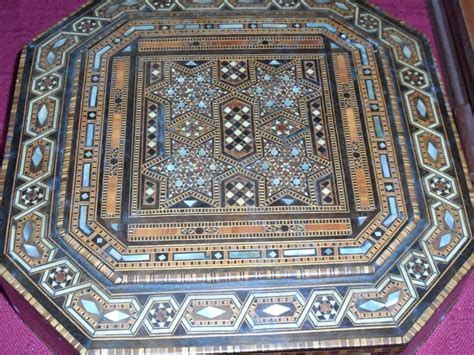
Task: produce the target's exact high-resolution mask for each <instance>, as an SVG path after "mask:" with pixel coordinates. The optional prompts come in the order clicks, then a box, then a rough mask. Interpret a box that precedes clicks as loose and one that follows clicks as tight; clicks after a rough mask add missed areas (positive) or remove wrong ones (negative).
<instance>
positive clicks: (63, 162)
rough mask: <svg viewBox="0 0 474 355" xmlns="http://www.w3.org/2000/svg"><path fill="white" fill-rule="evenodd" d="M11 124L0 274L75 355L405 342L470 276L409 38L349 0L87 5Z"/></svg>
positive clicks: (444, 119)
mask: <svg viewBox="0 0 474 355" xmlns="http://www.w3.org/2000/svg"><path fill="white" fill-rule="evenodd" d="M13 107H14V108H13V113H12V117H11V124H10V132H9V140H8V145H7V152H6V157H5V161H4V167H3V170H2V179H3V181H4V188H3V200H2V203H3V209H2V214H1V225H0V230H1V234H2V235H4V236H5V238H4V239H3V240H2V242H3V243H4V255H3V256H2V264H3V266H2V272H3V276H4V278H5V280H7V281H8V282H9V283H10V284H11V285H13V286H14V287H15V288H16V289H17V290H18V291H20V293H22V294H23V295H24V297H25V298H26V299H27V300H28V302H30V303H31V304H33V305H35V307H36V308H37V310H38V311H39V312H40V313H41V315H42V316H43V317H44V318H46V319H47V320H48V322H49V323H51V324H52V325H53V326H55V327H56V330H57V331H58V332H59V333H61V335H62V336H64V338H65V339H66V340H67V341H68V342H69V343H71V345H72V346H73V347H75V348H76V349H77V350H78V351H86V350H90V351H92V350H97V351H98V350H100V349H116V350H121V351H126V349H128V350H130V349H142V350H143V349H147V350H148V351H149V352H162V353H165V352H176V351H190V352H230V351H257V350H280V349H288V350H304V349H325V348H342V347H359V346H389V345H403V344H406V343H407V342H408V341H409V340H410V339H411V338H412V337H413V336H414V335H415V334H416V333H417V331H418V330H419V329H420V327H421V326H423V324H424V323H425V322H426V321H427V319H428V318H429V317H430V316H431V315H432V313H433V311H434V310H435V309H436V308H437V306H438V305H439V304H440V303H441V302H442V301H443V300H444V298H445V297H446V295H447V294H448V293H449V292H450V291H451V290H452V288H453V287H454V286H455V285H456V283H457V282H458V281H459V280H460V278H461V277H462V276H463V275H464V274H465V273H466V272H467V270H468V269H469V268H470V266H471V263H472V260H471V259H470V256H471V254H472V240H471V235H472V234H471V233H472V231H471V228H472V225H473V220H472V219H473V213H472V208H471V195H470V193H469V187H470V185H468V184H469V183H468V182H467V181H466V179H465V164H464V160H463V157H462V153H461V152H460V148H459V147H458V146H459V145H458V143H459V142H458V138H457V133H456V130H455V126H454V124H453V120H452V118H451V115H450V111H449V107H447V103H446V100H445V98H444V96H443V92H442V89H441V88H440V82H439V79H438V76H437V72H436V70H435V68H434V64H433V59H432V53H431V51H430V48H429V46H428V44H427V40H426V39H425V38H424V37H422V36H421V35H420V34H418V33H415V32H414V31H412V30H410V29H408V28H406V27H404V26H403V25H401V24H400V23H399V22H397V21H396V20H394V19H392V18H389V17H387V16H386V15H384V14H382V13H380V12H379V11H378V10H376V9H374V8H372V7H371V6H369V5H368V4H366V3H365V2H364V1H342V0H341V1H334V0H304V1H298V0H273V1H270V0H250V1H244V0H226V1H221V0H194V1H191V0H180V1H173V0H159V1H152V0H150V1H148V0H147V1H144V0H137V1H134V0H126V1H124V0H108V1H96V2H92V3H90V4H89V5H87V6H85V7H83V8H82V9H81V10H79V11H78V12H77V13H76V14H74V15H72V16H71V17H69V18H68V19H66V20H65V21H63V22H62V23H61V24H59V25H57V26H56V27H55V28H53V29H51V30H50V31H48V32H47V33H45V34H43V35H42V36H40V37H39V38H37V39H36V40H34V42H32V43H31V44H30V45H29V46H28V47H27V48H26V49H25V50H24V52H23V55H22V58H21V63H20V69H19V75H18V84H17V90H16V94H15V98H14V103H13ZM58 324H61V326H60V327H58V326H57V325H58Z"/></svg>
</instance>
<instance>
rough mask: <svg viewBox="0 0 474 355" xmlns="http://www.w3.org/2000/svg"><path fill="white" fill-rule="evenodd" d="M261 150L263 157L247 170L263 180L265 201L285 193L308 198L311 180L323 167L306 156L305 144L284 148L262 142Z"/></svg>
mask: <svg viewBox="0 0 474 355" xmlns="http://www.w3.org/2000/svg"><path fill="white" fill-rule="evenodd" d="M263 150H264V154H263V157H262V158H261V159H259V160H258V161H256V162H254V163H253V164H251V165H250V166H249V169H250V170H252V171H254V172H256V173H258V174H261V175H263V176H265V178H266V179H267V190H268V195H269V197H271V196H273V195H275V194H277V193H279V192H280V191H283V190H286V189H288V190H292V191H295V192H297V193H299V194H301V195H303V196H306V197H309V196H310V191H309V190H310V189H309V186H310V179H311V176H312V175H314V174H315V173H317V172H319V171H321V170H323V169H325V168H326V166H324V165H322V164H320V163H318V162H317V161H316V160H314V159H313V157H312V156H311V154H308V153H307V151H306V146H305V140H304V139H301V140H299V141H297V142H295V143H292V144H290V145H287V146H282V145H280V144H277V143H274V142H271V141H267V140H264V141H263Z"/></svg>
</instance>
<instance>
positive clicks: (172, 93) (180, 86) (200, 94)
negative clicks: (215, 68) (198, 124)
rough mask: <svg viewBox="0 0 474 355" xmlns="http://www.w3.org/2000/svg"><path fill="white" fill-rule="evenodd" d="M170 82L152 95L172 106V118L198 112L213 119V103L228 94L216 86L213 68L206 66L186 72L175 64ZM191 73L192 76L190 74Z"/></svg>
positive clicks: (155, 89)
mask: <svg viewBox="0 0 474 355" xmlns="http://www.w3.org/2000/svg"><path fill="white" fill-rule="evenodd" d="M168 70H169V75H167V77H168V78H169V79H168V80H165V82H164V83H162V84H158V85H157V86H154V87H152V88H151V90H152V94H153V95H156V96H158V97H159V98H161V99H164V100H166V101H168V102H170V104H171V118H172V119H175V118H176V117H178V116H181V115H183V114H185V113H187V112H197V113H199V114H201V115H203V116H206V117H209V118H212V103H213V101H214V100H216V99H217V98H219V97H221V96H223V95H225V94H227V91H225V90H224V89H222V88H220V87H219V86H216V85H215V84H214V80H213V75H212V68H211V67H209V66H204V67H203V68H202V69H200V67H197V68H195V69H194V70H192V71H190V70H186V69H185V68H181V67H180V65H177V64H174V65H172V66H170V67H169V68H168ZM190 73H191V74H190Z"/></svg>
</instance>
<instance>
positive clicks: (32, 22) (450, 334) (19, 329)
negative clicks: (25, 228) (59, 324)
mask: <svg viewBox="0 0 474 355" xmlns="http://www.w3.org/2000/svg"><path fill="white" fill-rule="evenodd" d="M373 2H374V3H375V4H377V5H379V6H380V7H381V8H382V9H383V10H385V11H386V12H388V13H389V14H392V15H394V16H396V17H398V18H400V19H402V20H403V21H404V22H405V23H406V24H408V25H409V26H411V27H413V28H415V29H417V30H419V31H420V32H422V33H424V34H426V35H427V36H428V38H430V40H432V42H433V34H432V30H431V26H430V22H429V17H428V14H427V10H426V6H425V2H424V0H373ZM83 3H85V0H67V1H64V0H2V1H1V5H0V29H1V30H0V43H1V44H2V46H1V50H0V63H1V66H0V81H1V83H2V85H1V87H0V151H3V144H4V142H3V140H4V135H5V133H4V132H5V126H6V122H7V121H8V115H9V113H8V112H9V110H10V101H11V92H12V87H13V85H14V72H15V66H16V63H17V58H18V53H19V52H20V50H21V49H22V47H23V46H24V45H25V44H27V43H28V42H29V41H30V40H31V39H32V38H34V37H35V36H37V35H38V34H40V33H42V32H43V31H45V30H47V29H48V28H49V27H51V26H52V25H54V24H55V23H56V22H58V21H60V20H61V19H62V18H63V17H65V16H67V15H68V14H70V13H71V12H72V11H74V10H75V9H77V8H79V7H80V5H82V4H83ZM459 294H460V296H459V298H458V299H457V300H456V301H455V303H454V306H453V307H452V308H451V310H450V311H449V312H448V313H447V314H446V315H445V316H444V317H443V318H442V319H441V320H440V322H439V324H438V325H437V327H436V329H435V330H434V331H433V333H432V334H431V335H430V336H429V337H428V339H427V340H426V341H424V342H423V344H421V345H420V348H419V350H418V353H419V354H443V355H445V354H446V355H447V354H453V355H454V354H456V355H459V354H472V352H473V350H472V348H473V346H474V340H473V334H474V304H473V302H472V300H473V299H474V274H473V273H471V275H470V276H469V277H468V279H467V280H466V282H465V283H464V286H463V288H462V289H461V290H460V293H459ZM0 349H1V350H0V352H1V353H2V354H51V350H49V349H48V347H47V346H45V345H44V344H43V342H42V341H41V340H40V339H38V337H37V336H36V335H35V334H34V333H33V332H32V331H31V330H30V329H29V328H28V327H27V326H26V325H25V324H24V323H23V322H22V321H21V320H20V319H19V317H18V316H17V315H16V313H15V312H14V311H13V309H12V308H11V307H10V305H9V304H8V302H7V301H6V299H5V298H4V296H2V295H1V294H0Z"/></svg>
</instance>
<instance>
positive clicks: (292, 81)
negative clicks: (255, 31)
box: [242, 63, 320, 117]
mask: <svg viewBox="0 0 474 355" xmlns="http://www.w3.org/2000/svg"><path fill="white" fill-rule="evenodd" d="M255 70H256V75H255V83H254V84H253V85H252V86H250V87H248V88H246V89H244V90H243V91H242V92H243V93H244V94H246V95H248V96H250V97H252V98H255V99H257V100H258V101H259V106H260V116H266V115H268V114H271V113H272V112H276V111H282V110H283V111H286V112H288V113H291V114H293V115H295V116H298V117H300V116H301V112H300V102H299V101H300V100H301V99H303V98H304V97H307V96H310V95H311V96H316V95H318V94H319V91H320V89H319V87H318V86H317V85H314V84H312V83H310V82H307V81H305V80H303V79H302V78H301V77H300V76H299V74H298V70H297V67H296V64H295V65H293V66H290V67H288V66H283V67H282V68H281V69H278V68H273V67H270V66H268V65H266V64H263V63H258V64H257V65H256V68H255Z"/></svg>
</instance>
